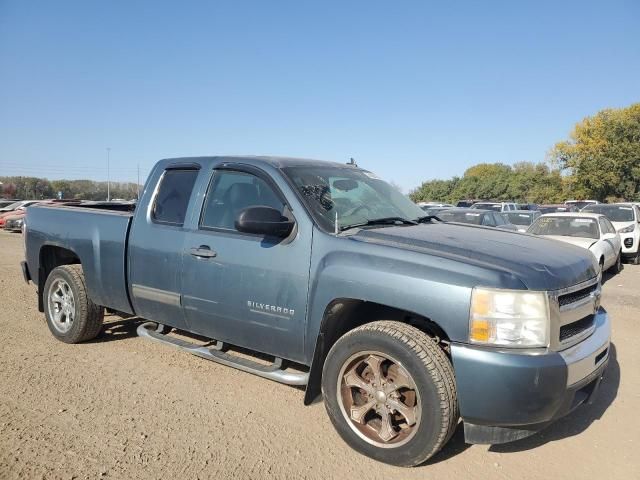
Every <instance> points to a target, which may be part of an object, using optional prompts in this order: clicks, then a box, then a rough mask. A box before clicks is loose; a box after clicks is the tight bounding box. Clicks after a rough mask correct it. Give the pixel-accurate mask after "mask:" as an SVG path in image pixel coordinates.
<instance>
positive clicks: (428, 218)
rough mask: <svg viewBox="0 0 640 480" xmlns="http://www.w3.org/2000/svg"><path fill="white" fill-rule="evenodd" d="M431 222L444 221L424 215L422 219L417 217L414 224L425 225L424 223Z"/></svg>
mask: <svg viewBox="0 0 640 480" xmlns="http://www.w3.org/2000/svg"><path fill="white" fill-rule="evenodd" d="M431 220H437V221H439V222H444V220H442V219H441V218H440V217H438V216H437V215H425V216H424V217H418V218H416V219H415V222H416V223H426V222H430V221H431Z"/></svg>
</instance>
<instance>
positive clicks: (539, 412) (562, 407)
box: [451, 310, 611, 443]
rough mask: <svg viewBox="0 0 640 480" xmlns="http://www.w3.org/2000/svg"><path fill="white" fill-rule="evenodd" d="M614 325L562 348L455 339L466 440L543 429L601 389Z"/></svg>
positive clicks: (598, 322) (599, 322)
mask: <svg viewBox="0 0 640 480" xmlns="http://www.w3.org/2000/svg"><path fill="white" fill-rule="evenodd" d="M610 338H611V325H610V321H609V317H608V315H607V313H606V312H605V311H604V310H599V311H598V312H597V313H596V315H595V330H594V331H593V333H592V334H591V335H590V336H589V337H588V338H586V339H585V340H583V341H582V342H580V343H578V344H577V345H574V346H573V347H570V348H567V349H566V350H563V351H561V352H553V351H549V350H543V351H540V350H537V351H535V350H529V351H514V350H513V349H502V350H499V349H495V348H486V347H476V346H470V345H465V344H452V345H451V355H452V358H453V366H454V369H455V374H456V384H457V389H458V401H459V405H460V414H461V416H462V419H463V420H464V425H465V440H466V441H467V442H468V443H504V442H509V441H513V440H518V439H520V438H525V437H528V436H529V435H533V434H534V433H536V432H538V431H540V430H541V429H542V428H544V427H545V426H547V425H548V424H549V423H551V422H552V421H553V420H556V419H557V418H560V417H562V416H564V415H566V414H568V413H569V412H571V411H572V410H573V409H575V408H576V407H578V406H579V405H581V404H583V403H585V402H588V401H590V399H591V398H592V397H593V395H594V394H595V393H596V391H597V390H598V386H599V384H600V381H601V379H602V377H603V374H604V371H605V370H606V367H607V364H608V362H609V344H610Z"/></svg>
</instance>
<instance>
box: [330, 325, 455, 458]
mask: <svg viewBox="0 0 640 480" xmlns="http://www.w3.org/2000/svg"><path fill="white" fill-rule="evenodd" d="M369 352H379V353H380V354H382V355H383V356H389V357H388V358H392V359H393V360H397V361H398V363H399V365H400V368H402V369H404V371H406V373H408V374H409V375H410V377H411V380H412V381H413V384H414V385H415V391H416V393H417V395H415V397H414V398H415V403H416V405H418V404H419V417H418V418H420V421H419V423H418V422H416V424H415V426H414V427H413V429H414V430H415V431H414V430H411V431H412V434H411V435H409V436H408V438H407V439H406V440H405V442H406V443H401V444H399V445H397V446H394V445H390V444H388V443H387V444H386V445H385V446H379V445H376V444H373V443H372V442H371V441H369V440H366V439H365V438H364V437H365V434H363V433H357V432H356V430H357V429H358V428H360V427H354V426H352V425H355V423H354V421H353V420H348V419H347V418H346V417H347V414H346V408H345V410H344V412H345V413H343V409H342V408H343V407H341V405H342V403H343V395H344V394H343V392H344V391H345V390H344V389H345V388H346V389H347V391H348V392H349V391H351V390H350V389H351V387H349V386H347V387H344V386H341V387H340V389H339V388H338V383H339V382H343V378H346V377H345V376H344V371H345V370H344V369H345V366H346V365H348V364H349V361H350V359H352V358H354V356H357V355H359V354H362V355H367V354H369ZM381 370H383V369H381ZM365 371H366V369H365ZM389 371H390V370H387V374H388V372H389ZM387 378H389V377H387ZM393 381H394V380H393V379H392V380H391V382H393ZM374 385H375V384H374ZM355 391H356V392H357V391H358V388H357V387H356V389H355ZM322 395H323V398H324V404H325V407H326V409H327V413H328V415H329V418H330V419H331V422H332V423H333V426H334V427H335V429H336V430H337V431H338V433H339V434H340V436H341V437H342V439H343V440H344V441H345V442H346V443H347V444H348V445H349V446H350V447H351V448H353V449H354V450H356V451H358V452H360V453H362V454H363V455H366V456H368V457H371V458H373V459H375V460H378V461H381V462H384V463H387V464H391V465H396V466H402V467H411V466H415V465H418V464H420V463H423V462H425V461H426V460H427V459H429V458H430V457H432V456H433V455H434V454H436V453H437V452H438V451H439V450H440V449H441V448H442V447H443V446H444V444H445V443H446V442H447V441H448V440H449V439H450V438H451V435H453V432H454V431H455V428H456V426H457V424H458V418H459V412H458V400H457V394H456V385H455V376H454V372H453V367H452V365H451V362H450V361H449V359H448V358H447V356H446V355H445V353H444V352H443V351H442V350H441V349H440V347H439V346H438V345H437V344H436V343H435V342H434V341H433V340H432V339H431V337H429V336H428V335H427V334H425V333H424V332H422V331H420V330H418V329H416V328H414V327H411V326H409V325H406V324H403V323H400V322H393V321H377V322H372V323H368V324H365V325H363V326H361V327H359V328H356V329H354V330H352V331H350V332H348V333H346V334H345V335H344V336H342V337H341V338H340V339H338V341H337V342H336V343H335V344H334V345H333V347H332V348H331V350H330V351H329V353H328V355H327V358H326V361H325V363H324V367H323V372H322ZM349 395H352V394H351V393H350V394H349ZM376 395H377V394H376ZM371 398H372V397H371V396H370V395H369V399H371ZM365 401H366V398H365ZM370 401H371V400H370ZM373 401H375V400H373ZM386 407H387V408H388V407H389V405H387V406H386ZM376 408H377V407H376ZM381 408H383V406H381ZM350 411H351V410H350ZM398 413H399V412H398V411H397V410H395V413H394V415H397V414H398ZM369 414H374V416H375V412H374V411H373V410H371V412H369V413H368V414H367V415H369ZM363 418H365V417H364V415H363ZM400 418H402V417H400ZM374 421H377V420H374ZM394 428H395V430H394V432H398V431H400V432H401V431H402V430H401V429H398V428H397V427H396V426H394ZM374 443H375V442H374Z"/></svg>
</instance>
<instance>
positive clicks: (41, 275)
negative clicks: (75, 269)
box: [38, 245, 80, 312]
mask: <svg viewBox="0 0 640 480" xmlns="http://www.w3.org/2000/svg"><path fill="white" fill-rule="evenodd" d="M76 263H80V259H79V258H78V256H77V255H76V254H75V252H73V251H71V250H69V249H67V248H62V247H57V246H55V245H45V246H44V247H42V248H41V249H40V262H39V265H40V266H39V268H38V310H40V311H41V312H43V311H44V303H43V301H44V300H43V295H44V292H43V290H44V284H45V282H46V281H47V278H48V277H49V274H50V273H51V270H53V269H54V268H56V267H59V266H60V265H72V264H76Z"/></svg>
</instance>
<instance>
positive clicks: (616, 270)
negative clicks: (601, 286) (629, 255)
mask: <svg viewBox="0 0 640 480" xmlns="http://www.w3.org/2000/svg"><path fill="white" fill-rule="evenodd" d="M621 271H622V251H620V252H618V256H617V257H616V263H614V264H613V265H612V266H611V267H610V268H609V272H610V273H614V274H615V273H620V272H621Z"/></svg>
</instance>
